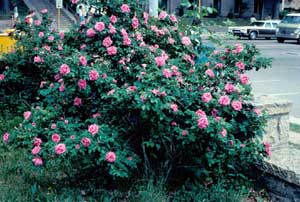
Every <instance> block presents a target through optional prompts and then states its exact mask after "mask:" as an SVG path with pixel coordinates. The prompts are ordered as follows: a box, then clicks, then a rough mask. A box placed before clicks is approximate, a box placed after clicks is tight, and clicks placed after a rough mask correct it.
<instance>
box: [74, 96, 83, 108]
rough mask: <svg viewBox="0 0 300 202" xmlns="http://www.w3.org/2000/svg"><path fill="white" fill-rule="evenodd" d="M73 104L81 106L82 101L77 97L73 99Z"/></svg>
mask: <svg viewBox="0 0 300 202" xmlns="http://www.w3.org/2000/svg"><path fill="white" fill-rule="evenodd" d="M73 104H74V106H80V105H82V100H81V99H80V98H78V97H75V99H74V103H73Z"/></svg>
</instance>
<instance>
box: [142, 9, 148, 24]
mask: <svg viewBox="0 0 300 202" xmlns="http://www.w3.org/2000/svg"><path fill="white" fill-rule="evenodd" d="M143 18H144V24H145V25H147V24H148V19H149V13H146V12H144V13H143Z"/></svg>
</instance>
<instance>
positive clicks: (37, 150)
mask: <svg viewBox="0 0 300 202" xmlns="http://www.w3.org/2000/svg"><path fill="white" fill-rule="evenodd" d="M40 151H41V147H40V146H35V147H33V149H32V150H31V154H32V155H37V154H38V153H40Z"/></svg>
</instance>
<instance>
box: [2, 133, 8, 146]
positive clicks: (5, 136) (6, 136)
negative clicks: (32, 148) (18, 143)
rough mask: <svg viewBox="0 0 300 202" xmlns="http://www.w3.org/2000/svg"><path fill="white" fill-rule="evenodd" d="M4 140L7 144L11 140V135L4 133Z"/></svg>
mask: <svg viewBox="0 0 300 202" xmlns="http://www.w3.org/2000/svg"><path fill="white" fill-rule="evenodd" d="M2 140H3V142H4V143H5V144H7V143H8V140H9V133H4V134H3V136H2Z"/></svg>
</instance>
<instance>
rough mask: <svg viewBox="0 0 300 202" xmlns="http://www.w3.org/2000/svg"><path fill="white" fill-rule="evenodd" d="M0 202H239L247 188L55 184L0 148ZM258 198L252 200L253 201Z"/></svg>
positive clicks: (17, 153)
mask: <svg viewBox="0 0 300 202" xmlns="http://www.w3.org/2000/svg"><path fill="white" fill-rule="evenodd" d="M0 153H1V154H0V201H5V202H23V201H24V202H31V201H32V202H40V201H41V202H47V201H49V202H50V201H51V202H73V201H76V202H87V201H90V202H96V201H99V202H209V201H212V202H243V201H245V202H246V201H247V202H248V201H249V200H248V199H249V198H248V197H249V189H248V188H247V187H233V186H226V185H225V183H223V182H221V183H219V184H216V185H214V186H211V187H206V186H204V185H203V184H196V185H195V184H188V185H186V186H183V187H182V188H181V189H179V190H176V191H168V190H167V189H166V187H165V185H164V184H163V183H162V182H161V180H159V179H156V180H154V179H144V180H140V181H138V182H136V183H132V184H130V185H128V184H127V186H128V187H124V188H123V189H122V190H107V189H104V188H101V187H99V186H95V184H93V183H89V182H84V183H83V184H76V185H75V184H73V185H72V184H59V183H57V182H53V181H51V176H52V174H53V173H52V174H51V172H50V171H45V172H40V170H34V169H32V166H31V165H30V159H28V158H27V157H26V151H24V150H23V149H13V148H9V147H5V146H4V147H3V146H2V147H0ZM259 198H260V199H262V198H261V197H255V200H253V202H254V201H265V200H257V199H259Z"/></svg>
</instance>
